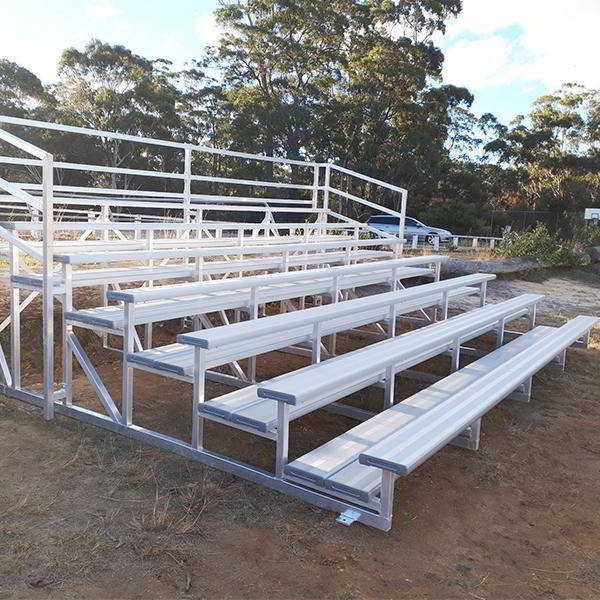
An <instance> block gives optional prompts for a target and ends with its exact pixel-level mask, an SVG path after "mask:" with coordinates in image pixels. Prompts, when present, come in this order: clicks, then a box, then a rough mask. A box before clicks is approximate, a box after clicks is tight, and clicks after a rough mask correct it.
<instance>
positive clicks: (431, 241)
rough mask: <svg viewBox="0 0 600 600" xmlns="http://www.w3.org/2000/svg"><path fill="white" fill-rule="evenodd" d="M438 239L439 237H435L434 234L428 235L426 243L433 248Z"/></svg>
mask: <svg viewBox="0 0 600 600" xmlns="http://www.w3.org/2000/svg"><path fill="white" fill-rule="evenodd" d="M436 237H437V235H435V234H434V233H428V234H427V236H426V237H425V241H426V242H427V243H428V244H429V245H430V246H433V245H434V244H435V238H436Z"/></svg>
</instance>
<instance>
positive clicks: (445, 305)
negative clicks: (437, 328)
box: [442, 291, 450, 320]
mask: <svg viewBox="0 0 600 600" xmlns="http://www.w3.org/2000/svg"><path fill="white" fill-rule="evenodd" d="M449 299H450V296H449V293H448V292H447V291H446V292H443V293H442V319H443V320H446V319H447V318H448V302H449Z"/></svg>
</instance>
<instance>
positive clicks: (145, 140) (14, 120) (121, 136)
mask: <svg viewBox="0 0 600 600" xmlns="http://www.w3.org/2000/svg"><path fill="white" fill-rule="evenodd" d="M0 123H9V124H11V125H23V126H25V127H38V128H41V129H52V130H54V131H65V132H68V133H81V134H83V135H92V136H96V137H104V138H110V139H116V140H124V141H129V142H137V143H140V144H149V145H153V146H166V147H169V148H179V149H181V150H185V149H186V148H190V149H191V150H198V151H199V152H208V153H211V154H223V155H224V156H233V157H237V158H248V159H253V160H263V161H267V162H275V163H283V164H288V165H301V166H306V167H316V166H317V163H315V162H307V161H303V160H294V159H291V158H277V157H274V156H264V155H262V154H248V153H245V152H235V151H233V150H221V149H220V148H211V147H210V146H202V145H199V144H186V143H184V142H172V141H170V140H161V139H156V138H149V137H144V136H138V135H130V134H126V133H116V132H113V131H103V130H101V129H90V128H87V127H75V126H73V125H62V124H60V123H50V122H47V121H34V120H31V119H21V118H19V117H8V116H1V115H0Z"/></svg>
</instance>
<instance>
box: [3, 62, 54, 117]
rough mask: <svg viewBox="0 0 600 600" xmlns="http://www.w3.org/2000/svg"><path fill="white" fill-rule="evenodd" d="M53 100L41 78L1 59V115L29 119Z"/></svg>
mask: <svg viewBox="0 0 600 600" xmlns="http://www.w3.org/2000/svg"><path fill="white" fill-rule="evenodd" d="M50 100H51V98H50V96H49V94H48V93H47V92H46V90H44V86H43V85H42V82H41V81H40V80H39V78H38V77H37V76H36V75H34V74H33V73H32V72H31V71H29V70H27V69H26V68H25V67H21V66H19V65H18V64H16V63H14V62H11V61H9V60H6V59H4V58H0V114H2V115H8V116H12V117H28V116H31V115H32V113H33V112H34V111H35V110H36V108H38V107H39V106H40V104H41V103H42V102H48V101H50Z"/></svg>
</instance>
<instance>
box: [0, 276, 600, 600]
mask: <svg viewBox="0 0 600 600" xmlns="http://www.w3.org/2000/svg"><path fill="white" fill-rule="evenodd" d="M525 292H541V293H545V294H546V295H547V299H546V301H545V303H544V305H543V306H542V307H541V310H540V312H539V318H538V322H540V323H543V324H560V323H562V322H564V321H565V320H566V319H567V318H569V317H572V316H575V315H577V314H595V315H600V274H599V273H598V271H597V270H594V269H592V268H586V269H577V270H570V271H568V270H554V271H550V272H547V273H546V274H545V275H543V276H540V275H536V276H532V277H529V278H527V279H523V278H522V279H518V280H516V279H499V280H497V281H495V282H493V283H492V284H491V285H490V288H489V297H490V300H491V301H499V300H502V299H506V298H508V297H510V296H513V295H515V294H518V293H525ZM86 301H88V302H90V303H92V304H93V303H94V301H95V299H94V298H86V297H85V295H84V292H81V294H80V297H79V298H78V303H77V304H78V306H82V305H83V304H84V303H85V302H86ZM27 314H29V313H25V315H27ZM29 319H30V320H29V321H27V323H28V325H26V327H25V329H26V331H27V332H28V333H27V334H26V338H27V340H26V341H27V344H28V348H29V350H28V352H29V362H28V364H27V365H25V367H26V368H25V369H24V372H25V376H26V377H27V378H29V379H30V380H32V381H36V380H38V381H39V360H40V354H39V341H38V338H37V336H38V335H39V320H38V315H37V314H35V309H33V311H32V314H31V315H30V317H29ZM175 331H176V330H175V324H167V325H165V327H163V328H160V329H158V331H157V338H158V340H159V341H160V340H164V341H165V342H166V341H167V340H171V339H172V336H173V334H174V333H175ZM2 342H3V345H4V347H5V348H6V347H7V346H6V340H5V339H4V338H2ZM489 342H490V340H488V339H487V338H484V339H483V340H481V343H482V344H486V343H489ZM341 343H342V349H346V350H347V349H351V348H353V347H357V346H361V345H364V344H365V343H368V340H367V339H365V338H364V337H363V336H356V335H354V336H346V337H344V339H343V340H342V342H341ZM86 348H88V349H89V351H90V355H91V356H92V357H93V360H94V363H95V364H97V366H98V370H99V372H100V373H101V375H102V376H103V379H104V381H107V382H109V390H110V392H111V393H113V395H114V396H115V397H117V398H118V397H119V384H120V367H119V363H118V361H117V360H116V359H115V356H114V355H113V354H111V353H108V352H106V351H104V350H102V349H101V347H100V346H99V344H98V343H97V342H96V341H95V340H94V339H93V338H92V337H89V338H88V339H87V340H86ZM24 354H25V355H27V352H24ZM303 364H305V359H302V358H300V357H297V356H290V355H286V354H280V353H273V354H271V355H268V356H267V357H264V358H263V359H261V360H260V361H259V376H260V377H261V378H263V377H265V378H266V377H268V376H272V375H275V374H277V373H280V372H284V371H289V370H291V369H293V368H295V367H296V366H301V365H303ZM447 366H448V364H447V359H436V360H433V361H429V362H428V363H427V364H426V365H424V368H423V370H428V371H430V372H438V373H440V374H442V373H444V372H445V370H446V369H447ZM599 367H600V330H599V329H596V330H595V331H594V332H593V336H592V344H591V347H590V348H589V349H587V350H583V349H571V350H569V355H568V360H567V371H566V372H565V373H564V374H563V375H560V376H559V375H557V374H556V373H553V372H550V371H548V372H546V371H544V372H542V373H541V374H540V375H538V376H537V377H536V379H535V381H534V397H533V400H532V402H531V403H530V404H522V403H517V402H510V401H506V402H504V403H502V404H500V405H499V406H498V407H497V408H496V409H494V410H493V411H491V412H490V413H489V414H488V415H487V416H486V417H485V418H484V420H483V430H482V444H481V449H480V450H479V451H478V452H469V451H466V450H461V449H458V448H455V447H447V448H445V449H443V450H442V451H440V452H439V453H438V454H437V455H435V456H434V457H433V458H432V459H430V460H429V461H427V462H426V463H425V464H424V465H423V466H422V467H420V468H419V469H417V471H415V472H414V473H413V474H411V475H410V476H409V477H408V478H405V479H400V480H398V481H397V483H396V496H395V498H396V499H395V506H394V524H393V529H392V531H391V532H389V533H382V532H380V531H377V530H374V529H371V528H368V527H365V526H363V525H360V524H354V525H352V526H351V527H344V526H342V525H339V524H336V523H335V520H334V517H335V515H334V514H333V513H330V512H327V511H323V510H321V509H319V508H316V507H314V506H312V505H309V504H306V503H304V502H302V501H299V500H295V499H293V498H290V497H287V496H284V495H282V494H279V493H276V492H272V491H270V490H268V489H265V488H263V487H260V486H257V485H254V484H251V483H248V482H245V481H243V480H240V479H238V478H236V477H234V476H231V475H228V474H224V473H222V472H220V471H216V470H214V469H211V468H208V467H204V466H202V465H200V464H198V463H196V462H194V461H190V460H185V459H182V458H179V457H177V456H174V455H172V454H169V453H167V452H163V451H160V450H158V449H155V448H152V447H149V446H146V445H144V444H140V443H137V442H134V441H130V440H127V439H124V438H122V437H120V436H117V435H113V434H110V433H108V432H106V431H103V430H99V429H96V428H94V427H91V426H86V425H84V424H82V423H79V422H76V421H72V420H69V419H66V418H63V417H57V418H56V419H55V420H54V421H53V422H50V423H47V422H45V421H43V420H42V418H41V417H40V413H39V410H38V409H35V408H32V407H29V406H26V405H23V404H21V403H19V402H17V401H15V400H9V399H3V398H2V399H0V600H4V599H8V598H81V597H85V598H127V599H129V598H210V599H212V598H230V599H237V598H244V599H246V598H248V599H250V598H282V599H284V598H303V599H304V598H306V599H309V598H330V599H334V600H353V599H361V598H405V599H413V598H415V599H417V598H427V599H432V600H437V599H454V598H457V599H459V598H460V599H462V598H467V599H470V598H475V599H478V600H482V599H486V600H487V599H496V598H501V599H504V598H506V599H538V598H543V599H548V600H553V599H559V598H582V599H584V598H588V599H593V598H599V597H600V533H599V532H600V504H599V502H598V498H599V497H600V436H599V435H598V430H599V427H600V402H599V401H600V388H599V387H598V375H599V372H600V368H599ZM76 375H77V379H76V396H75V397H76V401H77V402H78V403H79V404H82V405H87V406H90V407H97V404H96V401H95V399H94V397H93V394H92V392H91V390H90V388H89V386H88V385H87V383H86V381H85V378H84V377H83V376H82V375H81V373H80V372H79V371H77V372H76ZM423 385H424V384H418V383H416V382H414V381H409V380H406V379H399V380H398V384H397V391H396V395H397V400H401V399H402V398H405V397H407V396H409V395H410V394H411V393H414V392H415V391H416V390H418V389H420V387H422V386H423ZM190 388H191V386H190V385H189V384H186V383H182V382H175V381H174V380H170V379H165V378H161V377H158V376H153V375H145V374H144V375H142V374H141V373H137V374H136V378H135V421H136V423H138V424H140V425H143V426H148V427H152V428H154V429H157V430H159V431H161V432H164V433H168V434H169V435H173V436H177V437H180V438H181V439H188V437H189V414H190V402H191V389H190ZM224 390H225V388H223V387H220V386H216V385H212V386H210V387H209V393H210V394H215V395H216V394H217V393H220V392H222V391H224ZM381 399H382V392H381V391H380V390H376V389H374V388H370V389H367V390H364V391H362V392H360V393H358V394H354V395H353V396H352V398H351V399H350V401H351V402H353V403H355V404H357V405H361V406H367V407H372V408H376V407H378V406H380V405H381V404H380V403H381ZM353 424H354V423H353V422H352V421H350V420H348V419H345V418H342V417H339V416H335V415H332V414H329V413H326V412H323V411H318V412H316V413H312V414H311V415H307V416H306V417H303V418H302V419H299V420H297V421H295V422H294V423H293V426H292V431H291V453H292V456H298V455H301V454H303V453H305V452H307V451H308V450H310V449H311V448H313V447H315V446H317V445H319V444H320V443H323V442H324V441H326V440H328V439H331V438H332V437H334V436H335V435H337V434H339V433H341V432H342V431H344V430H346V429H348V428H349V427H351V426H352V425H353ZM211 425H212V426H211ZM207 446H208V447H209V448H210V449H215V450H218V451H222V452H224V453H227V454H228V455H230V456H233V457H236V458H240V459H244V460H246V461H247V462H250V463H252V464H256V465H259V466H262V467H265V468H271V467H272V462H273V444H272V442H269V441H268V440H262V439H259V438H257V437H256V436H251V435H248V434H244V433H243V432H239V431H235V430H232V429H229V428H226V427H222V426H219V425H216V424H209V426H208V427H207Z"/></svg>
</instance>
